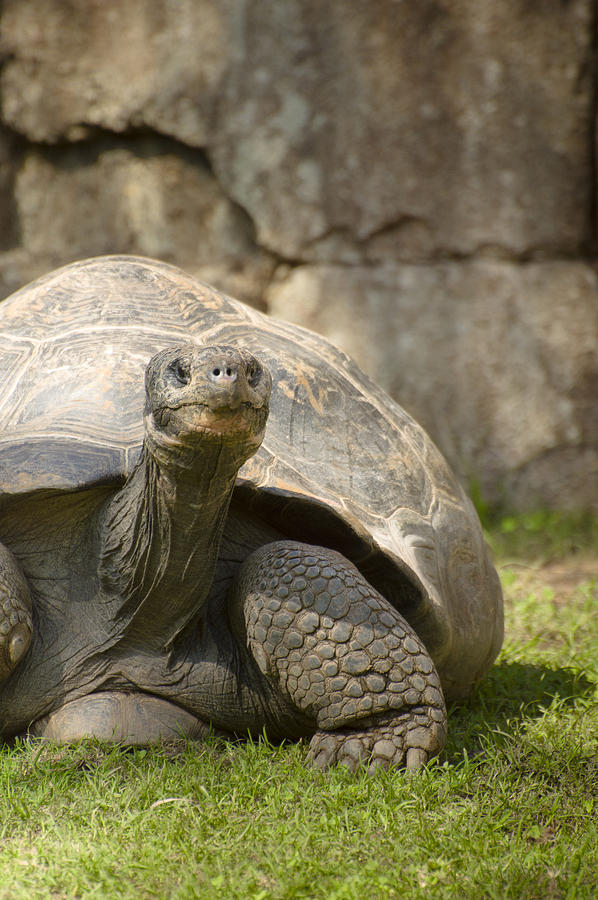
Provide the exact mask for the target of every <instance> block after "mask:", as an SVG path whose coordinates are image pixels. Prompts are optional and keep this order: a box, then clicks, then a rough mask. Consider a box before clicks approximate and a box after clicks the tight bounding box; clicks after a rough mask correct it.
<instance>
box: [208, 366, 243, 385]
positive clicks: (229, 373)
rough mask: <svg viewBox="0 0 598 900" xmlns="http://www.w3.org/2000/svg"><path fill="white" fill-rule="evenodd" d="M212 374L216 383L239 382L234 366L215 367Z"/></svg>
mask: <svg viewBox="0 0 598 900" xmlns="http://www.w3.org/2000/svg"><path fill="white" fill-rule="evenodd" d="M210 374H211V376H212V378H213V379H214V381H219V382H224V381H236V380H237V372H236V371H235V369H234V368H233V367H232V366H214V368H213V369H212V371H211V373H210Z"/></svg>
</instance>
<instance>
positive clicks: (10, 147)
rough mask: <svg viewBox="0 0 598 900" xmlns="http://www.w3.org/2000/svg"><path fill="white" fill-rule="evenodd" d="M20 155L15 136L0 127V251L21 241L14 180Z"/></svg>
mask: <svg viewBox="0 0 598 900" xmlns="http://www.w3.org/2000/svg"><path fill="white" fill-rule="evenodd" d="M20 155H21V151H20V150H19V149H17V146H16V142H15V141H14V139H13V136H12V135H11V134H10V133H9V132H8V131H6V129H4V128H0V251H2V250H8V249H9V248H11V247H15V246H16V245H17V244H18V241H19V234H18V227H17V224H18V221H17V216H16V209H15V205H14V180H15V175H16V171H17V168H18V165H19V161H20Z"/></svg>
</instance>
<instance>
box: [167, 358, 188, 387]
mask: <svg viewBox="0 0 598 900" xmlns="http://www.w3.org/2000/svg"><path fill="white" fill-rule="evenodd" d="M168 368H169V370H170V371H171V372H172V374H173V375H174V377H175V378H176V380H177V381H178V382H179V383H180V384H189V381H190V380H191V372H190V370H189V364H188V363H186V362H185V361H184V360H182V359H175V360H174V362H172V363H171V364H170V365H169V366H168Z"/></svg>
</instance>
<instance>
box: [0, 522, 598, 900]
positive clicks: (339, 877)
mask: <svg viewBox="0 0 598 900" xmlns="http://www.w3.org/2000/svg"><path fill="white" fill-rule="evenodd" d="M534 522H535V526H534V527H532V525H533V524H534ZM595 537H596V523H595V522H590V521H589V520H584V521H583V522H581V521H572V520H568V521H567V522H565V523H564V522H563V521H562V520H560V519H558V520H557V519H551V517H544V518H542V517H536V518H535V519H533V517H532V518H530V517H526V518H523V519H519V520H514V519H512V520H506V521H503V522H502V523H501V524H499V525H497V526H495V527H494V529H493V530H492V533H491V534H490V538H491V542H492V544H493V546H494V548H495V552H496V553H497V554H498V564H499V568H500V570H501V575H502V578H503V583H504V587H505V594H506V598H507V604H506V605H507V609H506V619H507V626H506V627H507V637H506V641H505V646H504V650H503V652H502V654H501V656H500V659H499V661H498V663H497V664H496V665H495V666H494V668H493V669H492V670H491V672H490V673H489V675H488V677H487V678H486V679H485V681H484V683H483V684H482V686H481V687H480V689H479V691H478V693H477V695H476V697H475V698H474V699H473V700H472V702H471V703H469V704H468V705H467V706H462V707H458V708H453V709H452V710H451V711H450V726H449V727H450V736H449V741H448V744H447V747H446V750H445V752H444V753H443V755H442V757H441V758H440V759H439V760H437V761H435V762H434V763H433V764H431V765H430V766H429V767H428V768H427V769H426V770H424V771H423V772H422V773H421V774H417V775H408V774H406V773H404V772H393V773H379V774H377V775H376V776H375V777H373V778H369V777H367V776H358V777H355V776H351V775H349V774H348V773H346V772H344V771H343V770H335V771H332V772H330V773H327V774H324V775H322V774H319V773H317V772H315V771H313V770H312V769H310V768H309V766H308V765H307V764H306V762H305V754H306V747H305V745H283V746H281V747H276V746H271V745H269V744H268V743H267V742H265V741H262V742H257V743H250V744H226V743H223V742H219V741H216V740H214V741H211V742H208V743H207V744H204V745H200V746H199V747H194V746H192V745H185V744H184V743H181V744H180V745H173V746H164V747H161V748H156V749H152V750H147V751H124V750H119V749H114V748H110V747H108V746H105V745H100V744H93V743H88V744H82V745H80V746H77V747H73V748H68V749H65V748H56V747H52V746H49V745H46V746H40V745H37V746H30V745H27V744H17V745H16V746H15V747H12V748H5V749H3V750H2V751H1V752H0V900H4V898H10V900H14V898H25V897H27V898H32V897H33V898H36V897H49V898H50V897H51V898H63V897H64V898H67V897H68V898H70V897H82V898H88V897H98V898H112V897H114V898H116V897H118V898H138V897H141V898H146V897H147V898H150V897H160V898H162V897H165V898H166V897H167V898H170V897H176V898H192V897H200V898H204V897H205V898H229V897H230V898H244V900H245V898H262V900H266V898H320V897H321V898H338V900H341V898H360V900H361V898H363V897H367V898H387V897H388V898H391V897H396V898H401V900H402V898H411V897H421V898H430V897H441V898H444V897H449V898H450V897H455V898H468V897H471V898H482V897H488V898H501V900H502V898H517V900H519V898H530V900H531V898H559V897H563V898H586V897H587V898H590V897H595V896H596V890H597V888H596V885H597V883H598V833H597V832H598V824H597V823H598V692H597V688H596V686H597V684H598V616H597V615H596V608H597V603H598V587H597V584H596V580H595V578H594V577H592V574H591V572H592V568H591V566H592V564H593V562H594V561H596V557H597V556H598V554H596V546H597V544H596V542H595ZM592 553H593V558H592ZM596 569H597V570H598V562H596ZM588 572H590V574H588Z"/></svg>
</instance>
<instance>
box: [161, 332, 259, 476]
mask: <svg viewBox="0 0 598 900" xmlns="http://www.w3.org/2000/svg"><path fill="white" fill-rule="evenodd" d="M271 388H272V379H271V377H270V374H269V372H268V370H267V369H265V368H264V366H263V365H262V364H261V363H260V362H259V360H258V359H256V357H255V356H253V355H252V354H251V353H249V352H248V351H247V350H237V349H235V348H234V347H228V346H216V347H201V346H198V345H197V344H187V345H185V346H183V347H171V348H168V349H166V350H162V351H160V352H159V353H157V354H156V355H155V356H154V357H152V359H151V360H150V362H149V363H148V366H147V369H146V375H145V390H146V405H145V426H146V441H148V442H149V444H150V450H152V451H155V450H158V448H160V450H161V455H162V454H163V453H164V451H168V450H170V449H171V450H173V451H174V452H175V453H177V452H180V451H181V450H184V449H186V450H191V451H195V450H197V449H198V448H202V449H205V448H206V447H207V446H210V445H215V446H217V447H218V450H219V452H220V451H221V449H222V448H224V447H226V448H228V449H229V450H231V451H232V453H233V455H234V456H235V457H236V456H238V457H239V459H240V462H239V465H240V464H241V463H242V462H243V461H244V460H245V459H248V458H249V457H250V456H251V455H252V454H253V453H255V451H256V450H257V449H258V447H259V446H260V444H261V442H262V439H263V436H264V431H265V428H266V420H267V418H268V410H269V400H270V391H271ZM154 455H155V454H154Z"/></svg>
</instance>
